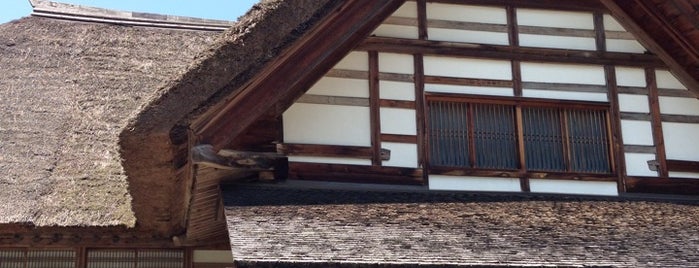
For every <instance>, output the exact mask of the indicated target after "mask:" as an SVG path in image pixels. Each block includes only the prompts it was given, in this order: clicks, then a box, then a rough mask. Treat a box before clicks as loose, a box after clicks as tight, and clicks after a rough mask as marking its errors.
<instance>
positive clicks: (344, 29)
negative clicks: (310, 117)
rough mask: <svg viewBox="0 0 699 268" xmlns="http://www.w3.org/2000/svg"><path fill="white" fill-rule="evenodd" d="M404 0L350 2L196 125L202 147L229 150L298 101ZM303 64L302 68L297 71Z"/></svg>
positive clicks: (330, 14) (334, 12)
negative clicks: (258, 124)
mask: <svg viewBox="0 0 699 268" xmlns="http://www.w3.org/2000/svg"><path fill="white" fill-rule="evenodd" d="M403 3H404V0H386V1H375V0H347V1H344V2H343V3H341V4H339V6H338V7H337V8H336V9H335V10H333V11H332V12H330V13H329V15H327V16H326V17H325V18H323V19H322V20H321V21H320V22H318V23H317V24H316V26H314V27H313V28H312V29H311V30H309V31H308V32H307V33H306V34H304V35H303V36H302V37H301V38H300V39H299V40H297V41H295V42H294V43H293V44H292V45H291V46H290V47H289V48H287V49H286V50H285V51H283V52H282V53H281V54H280V55H279V56H278V57H276V58H275V59H273V60H272V61H271V62H270V63H268V64H267V65H266V67H265V68H264V70H262V71H260V72H258V73H257V75H256V76H255V77H253V78H252V79H250V80H249V82H248V83H247V84H245V85H244V86H242V87H241V89H239V90H236V91H235V93H233V95H231V96H229V97H228V98H227V99H226V100H225V101H223V102H221V103H220V104H219V105H217V106H216V107H214V108H212V109H213V110H212V111H213V112H212V113H210V115H211V116H203V117H201V118H199V119H198V120H197V121H196V122H194V123H193V124H192V128H193V129H194V130H195V133H196V134H197V135H198V136H199V137H200V140H201V141H202V143H205V144H212V145H213V146H214V149H215V150H217V151H218V150H220V149H222V148H224V147H226V146H227V145H228V144H230V143H231V141H232V140H233V139H235V138H237V137H238V136H239V135H240V134H241V133H243V132H244V131H245V130H246V129H247V128H248V127H249V126H250V125H252V123H254V122H255V121H256V120H257V119H259V118H260V117H261V116H262V115H263V114H264V113H265V112H267V111H270V110H271V108H273V107H275V106H277V105H279V104H280V103H283V105H282V107H278V109H276V111H277V112H278V113H281V112H282V111H284V110H286V108H288V107H289V106H290V105H291V104H293V102H294V101H295V100H296V99H298V98H300V97H301V96H302V95H303V93H304V92H305V91H306V90H308V89H309V88H310V87H311V85H313V83H315V82H316V81H318V80H319V79H320V78H321V77H322V76H323V75H324V74H325V73H326V72H327V71H328V70H330V69H331V68H332V66H333V65H335V64H336V63H337V62H338V61H340V59H341V58H342V57H344V56H345V55H347V53H349V52H350V51H351V50H352V48H354V47H355V46H356V45H357V44H358V43H360V42H361V41H362V40H363V39H364V38H366V37H367V36H368V35H369V34H370V33H371V32H372V31H373V30H374V29H375V28H376V27H377V26H378V25H379V24H380V23H381V22H382V21H383V20H384V19H386V18H387V17H388V16H390V14H391V13H393V12H394V11H395V10H396V9H398V7H400V6H401V5H402V4H403ZM299 66H303V68H299Z"/></svg>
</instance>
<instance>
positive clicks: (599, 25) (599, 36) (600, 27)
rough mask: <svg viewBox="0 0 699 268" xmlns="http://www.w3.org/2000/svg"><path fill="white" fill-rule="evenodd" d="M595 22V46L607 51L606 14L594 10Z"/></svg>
mask: <svg viewBox="0 0 699 268" xmlns="http://www.w3.org/2000/svg"><path fill="white" fill-rule="evenodd" d="M592 20H593V24H594V26H595V30H594V34H595V35H594V37H595V48H596V49H597V51H602V52H603V51H607V37H606V34H607V32H606V31H605V30H604V14H603V13H602V12H599V11H597V12H594V13H593V14H592Z"/></svg>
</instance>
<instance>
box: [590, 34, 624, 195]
mask: <svg viewBox="0 0 699 268" xmlns="http://www.w3.org/2000/svg"><path fill="white" fill-rule="evenodd" d="M597 27H602V29H603V28H604V26H597ZM598 48H599V47H598ZM604 75H605V79H606V84H607V89H608V92H607V99H609V103H610V105H611V107H610V108H609V125H610V128H609V131H610V133H609V134H610V136H611V141H610V145H611V146H610V155H611V156H612V157H613V159H614V161H613V162H612V164H613V165H612V166H613V168H612V170H613V171H614V172H616V174H617V190H618V191H619V192H620V193H623V192H625V191H626V186H625V181H624V178H625V177H626V160H625V159H626V157H625V156H624V153H625V152H626V149H627V148H626V147H624V138H623V135H622V127H621V108H620V107H619V89H618V87H617V77H616V68H615V67H614V66H613V65H605V66H604Z"/></svg>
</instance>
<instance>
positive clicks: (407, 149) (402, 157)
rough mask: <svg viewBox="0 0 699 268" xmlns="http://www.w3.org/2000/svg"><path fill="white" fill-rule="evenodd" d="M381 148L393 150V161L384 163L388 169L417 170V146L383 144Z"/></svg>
mask: <svg viewBox="0 0 699 268" xmlns="http://www.w3.org/2000/svg"><path fill="white" fill-rule="evenodd" d="M381 148H385V149H388V150H391V159H389V160H388V161H383V163H382V164H383V165H384V166H387V167H407V168H417V167H418V163H417V144H408V143H393V142H383V143H381Z"/></svg>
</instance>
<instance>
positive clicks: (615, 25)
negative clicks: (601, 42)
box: [603, 14, 626, 32]
mask: <svg viewBox="0 0 699 268" xmlns="http://www.w3.org/2000/svg"><path fill="white" fill-rule="evenodd" d="M603 20H604V30H605V31H619V32H626V29H624V26H621V23H619V22H618V21H617V20H616V19H614V17H612V16H611V15H609V14H605V15H604V19H603Z"/></svg>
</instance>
